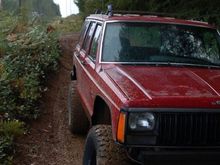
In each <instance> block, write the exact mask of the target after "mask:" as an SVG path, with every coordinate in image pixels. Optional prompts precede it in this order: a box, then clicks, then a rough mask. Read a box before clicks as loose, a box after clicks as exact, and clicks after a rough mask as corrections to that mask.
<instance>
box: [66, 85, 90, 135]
mask: <svg viewBox="0 0 220 165" xmlns="http://www.w3.org/2000/svg"><path fill="white" fill-rule="evenodd" d="M67 109H68V125H69V129H70V131H71V132H72V133H75V134H86V133H87V131H88V129H89V121H88V119H87V117H86V115H85V112H84V110H83V107H82V104H81V102H80V97H79V93H78V91H77V90H76V82H71V83H70V85H69V91H68V101H67Z"/></svg>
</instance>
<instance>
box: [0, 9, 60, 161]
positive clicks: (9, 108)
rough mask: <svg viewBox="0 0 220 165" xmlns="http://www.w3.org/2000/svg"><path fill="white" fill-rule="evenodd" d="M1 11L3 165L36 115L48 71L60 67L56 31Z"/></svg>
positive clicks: (0, 141) (0, 139)
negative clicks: (27, 121)
mask: <svg viewBox="0 0 220 165" xmlns="http://www.w3.org/2000/svg"><path fill="white" fill-rule="evenodd" d="M20 20H22V19H20V18H19V17H16V16H12V15H11V14H8V13H6V12H3V11H0V100H1V101H0V164H10V162H11V159H12V157H11V156H10V155H11V153H13V139H14V138H15V137H16V136H18V135H20V134H22V133H23V122H21V121H25V120H27V119H33V118H36V117H37V116H38V114H39V110H38V103H39V100H40V98H41V95H42V93H43V92H44V91H45V90H44V88H45V87H44V81H45V80H46V76H47V73H48V72H50V71H52V70H55V69H56V68H57V64H58V59H59V49H58V41H57V34H56V33H55V32H49V33H48V32H47V31H46V27H44V26H43V25H36V24H35V25H33V23H32V25H28V24H26V23H25V24H24V23H22V22H21V21H20Z"/></svg>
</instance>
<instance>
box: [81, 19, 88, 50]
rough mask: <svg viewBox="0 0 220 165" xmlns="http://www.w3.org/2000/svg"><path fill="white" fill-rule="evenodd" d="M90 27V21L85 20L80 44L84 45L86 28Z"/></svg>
mask: <svg viewBox="0 0 220 165" xmlns="http://www.w3.org/2000/svg"><path fill="white" fill-rule="evenodd" d="M88 27H89V21H85V22H84V24H83V27H82V30H81V33H80V37H79V45H80V46H82V43H83V39H84V37H85V35H86V30H87V29H88Z"/></svg>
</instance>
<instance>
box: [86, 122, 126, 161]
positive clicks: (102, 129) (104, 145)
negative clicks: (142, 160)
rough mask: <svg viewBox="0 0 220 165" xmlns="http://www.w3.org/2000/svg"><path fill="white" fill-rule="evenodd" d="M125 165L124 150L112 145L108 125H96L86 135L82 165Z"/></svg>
mask: <svg viewBox="0 0 220 165" xmlns="http://www.w3.org/2000/svg"><path fill="white" fill-rule="evenodd" d="M118 164H120V165H125V164H126V165H127V164H129V162H128V158H127V156H126V152H125V149H124V148H122V147H121V146H119V145H117V144H115V143H114V141H113V138H112V128H111V126H110V125H96V126H94V127H92V128H91V129H90V131H89V133H88V135H87V139H86V144H85V148H84V156H83V165H118Z"/></svg>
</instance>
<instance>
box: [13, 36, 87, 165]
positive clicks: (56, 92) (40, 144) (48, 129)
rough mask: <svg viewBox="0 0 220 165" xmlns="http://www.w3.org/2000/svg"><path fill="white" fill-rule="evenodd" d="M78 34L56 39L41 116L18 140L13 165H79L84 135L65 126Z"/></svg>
mask: <svg viewBox="0 0 220 165" xmlns="http://www.w3.org/2000/svg"><path fill="white" fill-rule="evenodd" d="M77 39H78V34H73V35H67V36H65V37H63V38H61V39H60V41H61V49H62V58H61V60H60V68H59V70H58V71H57V72H56V73H53V74H52V75H50V76H49V77H48V84H47V88H48V90H47V91H46V92H45V94H44V96H43V99H42V104H41V106H40V107H41V113H42V114H41V116H40V117H39V119H37V120H36V121H33V122H32V123H31V124H30V129H29V130H28V133H27V135H25V136H23V137H22V138H20V139H18V142H17V153H16V157H15V160H14V164H15V165H80V164H82V153H83V148H84V142H85V137H84V136H78V135H73V134H71V133H70V131H69V130H68V125H67V108H66V102H67V93H68V86H69V83H70V70H71V66H72V56H71V54H72V51H73V48H74V45H75V42H76V40H77Z"/></svg>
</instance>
